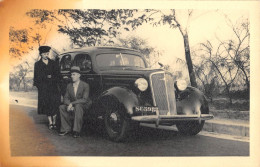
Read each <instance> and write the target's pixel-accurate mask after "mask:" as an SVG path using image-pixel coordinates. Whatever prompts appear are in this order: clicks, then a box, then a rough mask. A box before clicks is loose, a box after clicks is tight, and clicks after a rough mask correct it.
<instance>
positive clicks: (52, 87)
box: [33, 59, 61, 116]
mask: <svg viewBox="0 0 260 167" xmlns="http://www.w3.org/2000/svg"><path fill="white" fill-rule="evenodd" d="M48 75H51V78H47V76H48ZM60 77H61V75H60V71H59V66H58V63H57V62H55V61H53V60H51V59H48V64H47V65H46V64H45V63H44V62H43V61H42V59H40V60H39V61H37V62H36V63H35V65H34V80H33V81H34V83H33V84H34V86H36V87H37V88H38V114H45V115H47V116H52V115H55V114H56V112H57V111H58V107H59V104H60V91H59V82H60Z"/></svg>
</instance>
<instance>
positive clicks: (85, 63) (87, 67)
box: [73, 54, 92, 72]
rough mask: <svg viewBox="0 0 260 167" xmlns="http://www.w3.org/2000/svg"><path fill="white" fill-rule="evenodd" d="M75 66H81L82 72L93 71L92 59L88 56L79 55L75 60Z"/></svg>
mask: <svg viewBox="0 0 260 167" xmlns="http://www.w3.org/2000/svg"><path fill="white" fill-rule="evenodd" d="M73 66H79V67H80V70H81V71H86V72H88V71H91V69H92V64H91V58H90V56H89V55H87V54H77V55H76V56H75V58H74V62H73Z"/></svg>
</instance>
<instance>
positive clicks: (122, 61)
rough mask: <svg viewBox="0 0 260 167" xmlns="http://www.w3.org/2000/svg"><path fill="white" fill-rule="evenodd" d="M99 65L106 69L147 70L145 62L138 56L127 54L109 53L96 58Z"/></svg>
mask: <svg viewBox="0 0 260 167" xmlns="http://www.w3.org/2000/svg"><path fill="white" fill-rule="evenodd" d="M96 61H97V65H98V66H99V67H102V68H106V67H140V68H145V62H144V60H143V59H142V57H140V56H138V55H132V54H126V53H107V54H100V55H97V57H96Z"/></svg>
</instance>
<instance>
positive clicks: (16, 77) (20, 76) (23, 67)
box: [9, 61, 32, 91]
mask: <svg viewBox="0 0 260 167" xmlns="http://www.w3.org/2000/svg"><path fill="white" fill-rule="evenodd" d="M30 72H32V68H31V66H30V65H29V63H28V61H24V62H23V63H20V64H18V65H17V66H15V67H14V70H13V72H11V73H10V77H9V81H10V85H11V88H14V85H16V87H17V89H18V91H19V90H20V88H21V84H22V83H23V88H24V90H25V91H27V89H28V87H27V82H28V80H27V78H26V77H27V75H28V74H29V73H30Z"/></svg>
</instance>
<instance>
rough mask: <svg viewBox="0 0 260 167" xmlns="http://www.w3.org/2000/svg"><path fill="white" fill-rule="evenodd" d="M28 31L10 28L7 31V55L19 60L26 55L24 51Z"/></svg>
mask: <svg viewBox="0 0 260 167" xmlns="http://www.w3.org/2000/svg"><path fill="white" fill-rule="evenodd" d="M28 38H29V36H28V30H27V29H15V28H14V27H10V29H9V43H10V45H9V46H10V47H9V54H10V56H11V57H12V58H18V59H21V57H22V55H23V54H25V53H27V50H26V49H25V48H26V46H27V44H28V40H29V39H28Z"/></svg>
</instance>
